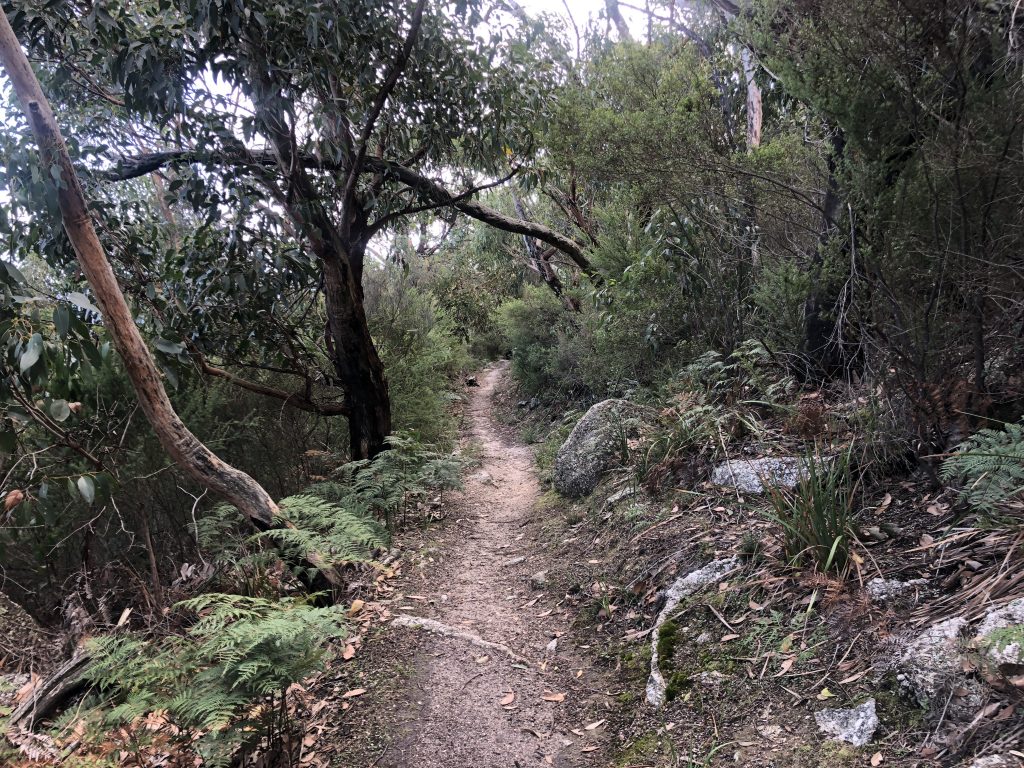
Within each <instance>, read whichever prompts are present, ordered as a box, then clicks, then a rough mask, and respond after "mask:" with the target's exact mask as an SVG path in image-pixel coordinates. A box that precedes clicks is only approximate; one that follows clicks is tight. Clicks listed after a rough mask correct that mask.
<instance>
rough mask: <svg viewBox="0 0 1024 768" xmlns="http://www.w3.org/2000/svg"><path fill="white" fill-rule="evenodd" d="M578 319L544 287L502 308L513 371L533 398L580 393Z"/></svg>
mask: <svg viewBox="0 0 1024 768" xmlns="http://www.w3.org/2000/svg"><path fill="white" fill-rule="evenodd" d="M574 324H575V318H573V317H571V316H570V315H569V314H568V313H567V312H566V310H565V308H564V307H563V306H562V304H561V303H560V302H559V301H558V299H557V297H556V296H555V295H554V294H553V293H552V292H551V291H549V290H548V289H547V288H546V287H543V286H532V285H530V286H526V287H525V288H524V289H523V295H522V298H519V299H513V300H512V301H509V302H506V303H505V304H502V305H501V307H499V308H498V313H497V325H498V328H499V330H500V332H501V333H502V335H503V337H504V338H505V340H506V343H507V345H508V347H509V348H510V349H511V350H512V371H513V373H514V374H515V376H516V378H517V379H518V380H519V382H520V384H521V385H522V387H523V389H524V390H525V391H526V392H527V393H528V394H530V395H537V394H552V393H566V392H572V391H574V390H579V388H580V384H581V382H580V379H579V375H578V370H577V360H576V355H578V354H579V348H578V346H577V345H576V344H574V343H573V342H572V341H570V339H571V338H572V334H573V331H574V330H575V328H574V327H573V326H574Z"/></svg>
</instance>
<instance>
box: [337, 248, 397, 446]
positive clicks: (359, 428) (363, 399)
mask: <svg viewBox="0 0 1024 768" xmlns="http://www.w3.org/2000/svg"><path fill="white" fill-rule="evenodd" d="M362 258H363V249H362V248H361V247H360V246H358V245H355V246H350V248H349V252H348V253H347V254H345V255H342V254H339V253H335V252H332V251H331V250H330V249H328V250H327V251H325V252H324V253H323V254H322V255H321V261H322V263H323V269H324V303H325V305H326V308H327V323H328V327H329V331H330V339H329V341H330V345H329V349H328V352H329V353H330V356H331V360H332V361H333V362H334V368H335V371H336V372H337V374H338V378H339V379H340V381H341V386H342V388H343V389H344V390H345V407H346V408H347V410H348V413H347V416H348V431H349V450H350V455H351V457H352V458H353V459H372V458H373V457H374V456H376V455H377V454H378V453H380V452H381V451H382V450H384V448H385V447H386V443H385V439H386V438H387V436H388V435H390V434H391V398H390V396H389V395H388V383H387V378H386V377H385V376H384V365H383V363H381V360H380V355H378V354H377V347H376V345H374V343H373V338H372V337H371V336H370V328H369V326H368V325H367V322H366V310H365V308H364V307H363V301H362V293H363V291H362V286H361V285H360V284H359V283H357V282H356V281H355V276H356V272H355V266H356V265H358V266H359V268H360V269H361V267H362Z"/></svg>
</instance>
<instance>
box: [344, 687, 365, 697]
mask: <svg viewBox="0 0 1024 768" xmlns="http://www.w3.org/2000/svg"><path fill="white" fill-rule="evenodd" d="M364 693H366V689H365V688H353V689H352V690H351V691H345V692H344V693H343V694H341V698H343V699H352V698H355V697H356V696H362V695H363V694H364Z"/></svg>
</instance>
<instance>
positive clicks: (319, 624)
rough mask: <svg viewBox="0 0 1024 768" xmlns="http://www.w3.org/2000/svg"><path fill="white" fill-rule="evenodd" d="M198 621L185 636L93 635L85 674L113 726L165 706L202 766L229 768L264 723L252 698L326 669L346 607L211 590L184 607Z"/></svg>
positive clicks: (269, 695) (274, 694)
mask: <svg viewBox="0 0 1024 768" xmlns="http://www.w3.org/2000/svg"><path fill="white" fill-rule="evenodd" d="M174 610H175V612H176V613H177V615H178V616H179V617H180V618H182V619H185V620H186V621H189V620H190V624H189V626H188V628H187V629H186V630H185V631H184V632H182V633H179V634H174V635H169V636H165V637H161V638H155V639H145V638H142V637H140V636H139V635H134V634H127V635H112V636H107V637H102V638H98V639H95V640H93V641H91V643H90V651H91V653H92V655H93V658H94V662H93V664H92V665H91V666H90V668H89V670H88V671H87V673H86V674H87V677H88V679H89V680H90V681H91V682H92V683H93V684H94V685H95V687H96V691H97V696H98V704H97V707H96V708H95V709H94V710H93V712H94V714H98V716H99V717H100V718H101V719H102V721H103V722H105V723H106V724H107V725H120V724H124V723H130V722H132V721H134V720H136V719H138V718H140V717H142V716H144V715H146V714H148V713H151V712H154V711H158V710H159V711H162V712H165V713H166V717H167V718H168V720H169V721H170V722H171V723H172V724H173V725H174V726H176V727H177V728H179V729H181V731H180V736H181V740H182V741H183V742H184V743H191V742H192V741H193V740H194V739H195V737H196V736H197V735H199V736H200V738H199V739H198V741H196V743H195V744H194V745H193V746H194V747H195V749H196V751H197V753H198V754H199V755H200V756H201V757H202V758H203V761H204V765H224V764H226V763H227V762H229V760H230V757H231V754H232V753H233V751H234V750H235V748H236V747H237V746H239V745H240V744H242V743H243V742H244V741H246V740H247V739H252V738H258V737H259V736H260V735H261V733H262V730H263V726H266V723H265V722H263V721H262V719H261V717H263V716H264V715H261V714H260V713H261V712H271V711H273V709H274V708H273V707H265V708H262V709H260V708H258V707H255V706H254V704H255V703H257V702H259V701H261V700H265V699H271V700H273V699H275V698H279V697H280V696H282V695H283V694H284V691H285V690H287V688H288V686H289V685H291V684H292V683H294V682H297V681H299V680H301V679H303V678H304V677H306V676H308V675H309V674H311V673H312V672H314V671H315V670H317V669H320V668H322V665H323V662H324V658H325V656H326V654H327V651H326V650H325V647H326V645H327V643H328V641H329V640H331V639H332V638H337V637H340V636H342V635H343V634H344V632H345V624H344V620H343V614H342V613H341V610H340V609H338V608H315V607H312V606H310V605H309V604H307V603H306V602H304V601H301V600H296V599H289V598H284V599H280V600H276V601H274V600H266V599H263V598H255V597H243V596H240V595H226V594H206V595H202V596H200V597H196V598H193V599H191V600H186V601H184V602H181V603H177V604H176V605H175V606H174Z"/></svg>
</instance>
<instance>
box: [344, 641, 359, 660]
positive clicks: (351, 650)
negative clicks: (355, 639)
mask: <svg viewBox="0 0 1024 768" xmlns="http://www.w3.org/2000/svg"><path fill="white" fill-rule="evenodd" d="M355 655H356V647H355V646H354V645H352V643H348V644H347V645H346V646H345V650H344V651H342V652H341V658H343V659H344V660H345V661H348V660H349V659H351V658H352V657H353V656H355Z"/></svg>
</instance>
